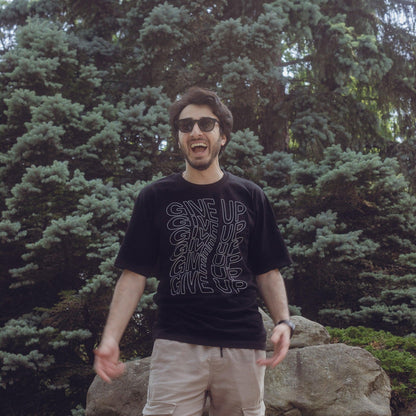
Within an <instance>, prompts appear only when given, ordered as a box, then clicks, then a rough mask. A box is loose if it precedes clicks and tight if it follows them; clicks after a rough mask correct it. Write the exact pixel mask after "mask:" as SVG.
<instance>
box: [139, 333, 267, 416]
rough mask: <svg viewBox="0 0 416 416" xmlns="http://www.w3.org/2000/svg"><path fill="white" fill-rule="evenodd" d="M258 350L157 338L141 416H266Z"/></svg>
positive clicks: (262, 376) (260, 354)
mask: <svg viewBox="0 0 416 416" xmlns="http://www.w3.org/2000/svg"><path fill="white" fill-rule="evenodd" d="M265 354H266V353H265V352H264V351H260V350H251V349H241V348H219V347H206V346H203V345H193V344H186V343H182V342H177V341H169V340H165V339H157V340H156V341H155V344H154V347H153V353H152V361H151V365H150V378H149V390H148V396H147V403H146V406H145V408H144V409H143V415H146V416H148V415H152V416H155V415H158V416H165V415H174V416H201V415H202V412H203V409H204V407H205V404H206V401H207V398H208V397H209V414H210V416H237V415H238V416H264V414H265V407H264V403H263V391H264V372H265V368H264V367H261V366H259V365H257V364H256V361H257V360H258V359H261V358H264V357H265Z"/></svg>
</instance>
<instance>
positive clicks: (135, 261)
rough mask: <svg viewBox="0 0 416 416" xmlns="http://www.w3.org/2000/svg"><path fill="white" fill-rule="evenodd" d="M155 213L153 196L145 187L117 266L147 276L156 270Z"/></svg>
mask: <svg viewBox="0 0 416 416" xmlns="http://www.w3.org/2000/svg"><path fill="white" fill-rule="evenodd" d="M154 213H155V209H153V201H152V198H151V196H150V195H149V192H148V191H147V190H146V189H143V190H142V191H141V192H140V194H139V196H138V198H137V200H136V202H135V204H134V209H133V214H132V216H131V219H130V222H129V225H128V227H127V231H126V234H125V236H124V239H123V242H122V244H121V247H120V250H119V252H118V255H117V258H116V260H115V263H114V264H115V266H116V267H118V268H120V269H127V270H130V271H132V272H134V273H138V274H141V275H143V276H146V277H148V276H151V275H153V274H154V273H155V272H156V265H157V260H158V232H157V229H156V227H155V220H154Z"/></svg>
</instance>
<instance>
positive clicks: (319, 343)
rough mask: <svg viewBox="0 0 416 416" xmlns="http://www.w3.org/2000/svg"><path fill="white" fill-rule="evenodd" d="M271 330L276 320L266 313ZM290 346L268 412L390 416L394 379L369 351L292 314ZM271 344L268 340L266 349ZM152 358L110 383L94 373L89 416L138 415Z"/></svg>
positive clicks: (273, 381) (274, 372) (272, 378)
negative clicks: (335, 340) (341, 341)
mask: <svg viewBox="0 0 416 416" xmlns="http://www.w3.org/2000/svg"><path fill="white" fill-rule="evenodd" d="M263 319H264V322H265V327H266V330H267V332H268V333H270V332H271V331H272V329H273V326H274V324H273V322H272V320H271V319H270V318H269V317H268V316H267V315H266V314H263ZM292 320H293V321H294V322H295V324H296V330H295V333H294V335H293V338H292V342H291V349H290V351H289V353H288V355H287V356H286V358H285V360H284V361H283V362H282V363H281V364H279V366H278V367H276V368H275V369H267V371H266V378H265V403H266V408H267V416H391V412H390V380H389V378H388V377H387V375H386V373H385V372H384V371H383V369H382V368H381V367H380V365H379V363H378V362H377V360H376V359H375V358H374V357H373V356H372V355H371V354H370V353H369V352H367V351H365V350H364V349H362V348H358V347H350V346H347V345H345V344H329V340H330V337H329V334H328V332H327V331H326V330H325V328H324V327H323V326H322V325H319V324H317V323H316V322H312V321H309V320H308V319H305V318H302V317H296V316H294V317H292ZM272 350H273V348H272V346H271V344H270V343H269V344H268V345H267V351H268V352H267V354H268V355H270V354H272V352H271V351H272ZM149 367H150V357H148V358H144V359H141V360H135V361H131V362H128V363H126V372H125V374H124V375H123V376H122V377H120V378H119V379H117V380H114V381H113V382H112V383H111V384H106V383H104V382H103V381H101V380H100V379H99V377H98V376H97V377H95V379H94V381H93V383H92V384H91V386H90V388H89V390H88V395H87V409H86V416H133V415H134V416H138V415H141V414H142V413H141V412H142V409H143V407H144V405H145V402H146V393H147V384H148V376H149Z"/></svg>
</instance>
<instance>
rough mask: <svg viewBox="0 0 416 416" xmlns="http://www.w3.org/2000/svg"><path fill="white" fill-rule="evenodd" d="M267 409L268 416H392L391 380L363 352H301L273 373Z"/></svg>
mask: <svg viewBox="0 0 416 416" xmlns="http://www.w3.org/2000/svg"><path fill="white" fill-rule="evenodd" d="M265 403H266V407H267V408H268V409H270V410H269V412H268V416H283V415H285V416H287V415H292V414H293V415H297V414H298V415H299V416H302V415H308V416H309V415H310V416H390V415H391V412H390V380H389V378H388V377H387V375H386V373H385V372H384V371H383V369H382V368H381V367H380V366H379V364H378V362H377V360H376V359H375V358H374V357H373V356H372V355H371V354H370V353H369V352H367V351H366V350H364V349H362V348H358V347H349V346H347V345H345V344H329V345H316V346H311V347H305V348H296V349H291V350H290V351H289V353H288V355H287V356H286V358H285V360H284V361H283V362H282V363H281V364H280V365H279V366H278V367H276V368H275V369H267V371H266V378H265ZM296 411H297V412H299V413H296ZM289 412H294V413H289Z"/></svg>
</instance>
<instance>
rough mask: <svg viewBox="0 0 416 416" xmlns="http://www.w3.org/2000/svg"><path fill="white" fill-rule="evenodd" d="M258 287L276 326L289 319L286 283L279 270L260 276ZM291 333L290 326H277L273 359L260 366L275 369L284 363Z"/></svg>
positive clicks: (264, 361) (274, 336)
mask: <svg viewBox="0 0 416 416" xmlns="http://www.w3.org/2000/svg"><path fill="white" fill-rule="evenodd" d="M257 286H258V288H259V291H260V294H261V296H262V297H263V300H264V303H265V304H266V306H267V309H268V310H269V312H270V315H271V317H272V319H273V322H274V323H275V324H276V323H277V322H279V321H282V320H284V319H289V306H288V302H287V295H286V288H285V283H284V281H283V277H282V275H281V274H280V272H279V270H277V269H275V270H270V271H269V272H267V273H264V274H260V275H258V276H257ZM290 333H291V330H290V328H289V326H287V325H283V324H282V325H276V326H275V327H274V329H273V333H272V336H271V338H270V339H271V341H272V343H273V345H274V354H273V356H272V357H271V358H267V359H265V360H259V361H258V364H259V365H267V366H271V367H272V368H273V367H276V366H277V364H279V363H280V362H281V361H283V359H284V358H285V356H286V354H287V352H288V350H289V346H290Z"/></svg>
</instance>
